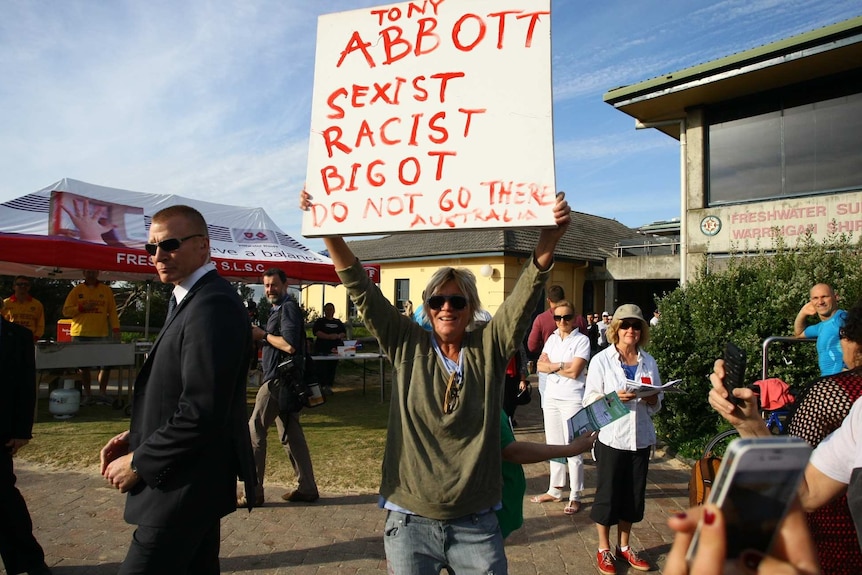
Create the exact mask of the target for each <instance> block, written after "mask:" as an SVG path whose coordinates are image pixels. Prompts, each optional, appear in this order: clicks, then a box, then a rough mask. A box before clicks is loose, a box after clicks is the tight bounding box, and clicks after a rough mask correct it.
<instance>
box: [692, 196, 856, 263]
mask: <svg viewBox="0 0 862 575" xmlns="http://www.w3.org/2000/svg"><path fill="white" fill-rule="evenodd" d="M688 226H689V230H690V231H689V234H688V236H689V240H688V241H689V246H688V247H689V251H691V252H698V253H703V252H708V253H721V252H730V251H736V250H748V249H772V248H774V247H775V245H776V241H777V240H778V238H781V241H782V242H783V243H784V244H785V245H789V246H795V245H796V241H797V240H798V239H799V238H800V237H804V236H806V235H807V234H810V235H811V237H813V238H814V239H815V240H817V241H822V240H824V239H825V238H827V237H828V236H830V235H834V234H849V235H850V236H851V237H852V238H858V237H859V236H860V235H862V192H845V193H841V194H829V195H820V196H810V197H804V198H794V199H786V200H779V201H771V202H752V203H749V204H738V205H733V206H721V207H712V208H704V209H698V210H689V212H688Z"/></svg>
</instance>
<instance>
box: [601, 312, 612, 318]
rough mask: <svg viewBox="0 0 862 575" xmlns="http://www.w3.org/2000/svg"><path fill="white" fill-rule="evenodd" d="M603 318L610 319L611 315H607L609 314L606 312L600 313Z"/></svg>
mask: <svg viewBox="0 0 862 575" xmlns="http://www.w3.org/2000/svg"><path fill="white" fill-rule="evenodd" d="M605 316H607V317H611V314H609V313H608V312H606V311H603V312H602V317H605Z"/></svg>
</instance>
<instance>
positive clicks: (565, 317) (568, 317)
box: [554, 313, 575, 321]
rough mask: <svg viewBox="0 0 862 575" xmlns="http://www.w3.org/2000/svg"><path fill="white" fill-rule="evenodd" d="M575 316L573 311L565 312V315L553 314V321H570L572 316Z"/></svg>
mask: <svg viewBox="0 0 862 575" xmlns="http://www.w3.org/2000/svg"><path fill="white" fill-rule="evenodd" d="M573 317H575V314H573V313H567V314H566V315H555V316H554V321H572V318H573Z"/></svg>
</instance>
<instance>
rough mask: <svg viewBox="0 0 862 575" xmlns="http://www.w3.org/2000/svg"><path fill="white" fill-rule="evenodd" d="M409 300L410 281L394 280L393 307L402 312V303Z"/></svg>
mask: <svg viewBox="0 0 862 575" xmlns="http://www.w3.org/2000/svg"><path fill="white" fill-rule="evenodd" d="M408 299H410V280H407V279H400V280H395V305H396V307H398V309H400V310H401V311H404V302H406V301H407V300H408Z"/></svg>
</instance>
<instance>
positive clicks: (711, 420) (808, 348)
mask: <svg viewBox="0 0 862 575" xmlns="http://www.w3.org/2000/svg"><path fill="white" fill-rule="evenodd" d="M859 254H860V244H859V243H853V242H851V238H850V237H849V236H846V235H834V236H831V237H828V238H827V239H825V240H824V241H823V242H817V241H815V240H814V239H813V238H812V237H811V236H810V235H807V236H804V237H802V238H800V240H799V241H798V242H797V244H796V246H795V247H792V248H791V247H788V246H786V245H785V244H784V243H783V242H779V245H778V247H777V249H775V250H774V251H771V252H766V251H762V250H761V251H756V252H743V251H738V252H735V253H734V254H733V255H732V256H731V257H730V258H729V259H726V260H709V261H707V263H706V264H705V265H704V266H703V268H702V269H700V270H699V271H698V274H697V277H696V278H695V279H694V280H693V281H691V282H689V283H687V284H686V285H685V286H684V287H680V288H678V289H676V290H675V291H673V292H671V293H670V294H668V295H666V296H665V297H663V298H661V299H660V300H659V301H658V302H657V303H658V307H659V309H661V312H662V315H661V321H660V322H659V324H658V326H657V327H656V328H655V329H654V330H653V331H652V333H651V342H650V346H649V351H650V353H651V354H652V355H653V356H654V357H655V358H656V360H657V361H658V365H659V369H660V370H661V372H662V377H663V378H664V379H665V380H671V379H676V378H680V379H682V380H683V386H682V389H683V390H685V393H684V394H667V395H666V396H665V402H664V407H663V409H662V411H661V412H660V413H659V415H658V416H657V417H656V420H655V423H656V430H657V432H658V435H659V438H660V440H662V441H664V442H665V443H667V444H668V445H669V446H670V447H671V449H673V450H676V451H678V452H679V453H680V454H682V455H685V456H698V457H699V456H700V454H701V453H702V450H703V447H704V445H705V444H706V442H707V441H708V439H709V438H710V437H711V436H712V435H714V434H715V433H716V432H718V431H719V430H721V429H724V428H726V427H727V425H726V424H724V423H723V419H722V418H721V417H720V416H719V415H717V414H716V413H715V412H714V411H713V409H712V408H711V407H710V405H709V403H708V401H707V394H708V393H709V389H710V383H709V381H708V379H707V376H708V374H709V373H711V372H712V365H713V363H714V361H715V359H716V358H719V357H721V355H722V353H723V350H724V345H725V343H726V342H727V341H733V342H734V343H736V344H737V345H738V346H740V347H741V348H742V349H743V350H745V352H746V354H747V356H748V364H747V368H746V380H747V381H748V382H753V381H755V380H757V379H761V377H762V373H761V371H762V359H763V353H762V349H763V348H762V345H763V341H764V340H765V339H766V338H768V337H770V336H792V335H793V320H794V318H795V317H796V314H797V313H798V312H799V309H800V308H801V307H802V305H803V304H804V303H805V302H807V301H808V292H809V290H810V289H811V286H813V285H814V284H816V283H821V282H822V283H828V284H830V285H831V286H832V287H833V288H834V289H835V292H836V293H837V294H838V295H839V297H840V298H841V299H840V301H839V304H840V305H841V307H842V308H846V307H849V306H852V305H853V304H854V303H855V302H856V301H857V300H858V299H859V297H860V295H862V266H860V259H859ZM773 350H774V351H773ZM818 374H819V371H818V368H817V357H816V350H815V348H814V346H813V345H811V344H810V343H806V344H791V343H783V344H779V345H777V346H776V347H774V348H772V349H770V352H769V373H768V374H767V376H768V377H779V378H781V379H783V380H784V381H786V382H787V383H788V384H790V385H791V387H793V388H794V389H799V388H801V387H802V386H804V385H806V384H808V383H810V382H812V381H814V380H815V379H816V378H817V377H818Z"/></svg>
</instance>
